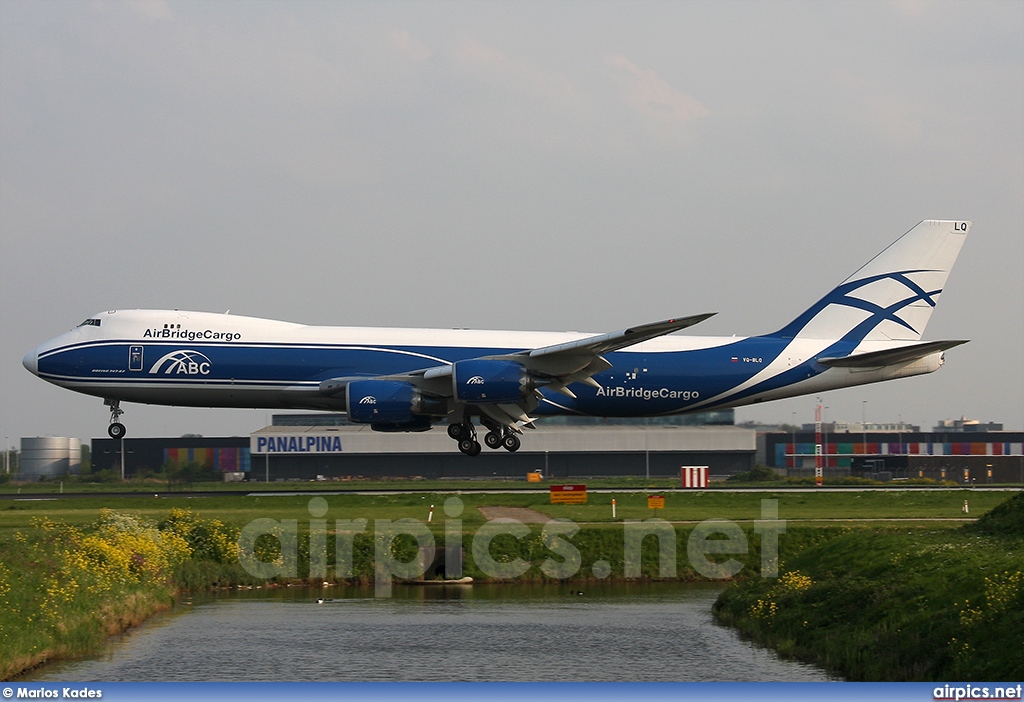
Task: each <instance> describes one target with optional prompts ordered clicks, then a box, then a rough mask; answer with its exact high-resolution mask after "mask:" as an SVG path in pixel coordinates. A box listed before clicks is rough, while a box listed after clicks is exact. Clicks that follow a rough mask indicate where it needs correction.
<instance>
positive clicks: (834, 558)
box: [715, 495, 1024, 681]
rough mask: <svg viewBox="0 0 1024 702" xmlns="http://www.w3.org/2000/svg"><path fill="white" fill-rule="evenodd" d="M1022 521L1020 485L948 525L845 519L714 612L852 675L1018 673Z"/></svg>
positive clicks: (1023, 659) (1023, 627)
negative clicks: (842, 527)
mask: <svg viewBox="0 0 1024 702" xmlns="http://www.w3.org/2000/svg"><path fill="white" fill-rule="evenodd" d="M1021 524H1024V495H1018V496H1017V497H1015V498H1013V499H1011V500H1009V501H1007V504H1006V505H1005V506H1003V507H1002V508H997V509H996V510H993V518H992V519H991V520H988V519H987V518H982V520H979V522H978V523H977V524H974V525H970V526H968V527H963V528H961V529H957V530H906V529H902V530H901V529H892V528H886V529H870V530H854V531H850V532H848V533H845V534H842V535H839V536H837V537H836V538H834V539H831V540H829V541H827V542H825V543H822V544H820V545H817V546H814V547H811V548H808V549H806V550H805V551H802V552H800V553H797V554H795V555H794V556H793V557H791V558H788V559H786V560H785V561H784V563H783V568H784V570H783V572H784V573H785V574H786V575H784V577H782V578H779V579H777V580H772V579H765V580H761V579H751V580H748V581H745V582H743V583H739V584H737V585H735V586H733V587H730V588H728V589H727V590H726V591H724V592H723V593H722V595H721V596H720V598H719V600H718V602H717V603H716V604H715V613H716V615H717V616H718V618H719V619H720V620H722V621H724V622H726V623H728V624H731V625H733V626H736V627H737V628H738V629H739V630H740V631H742V632H743V633H745V634H746V635H748V636H750V637H751V638H753V639H755V640H757V641H760V642H762V643H765V644H767V645H769V646H771V647H773V648H775V649H776V650H778V651H779V652H781V653H783V654H785V655H789V656H794V657H797V658H801V659H804V660H808V661H811V662H814V663H817V664H819V665H822V666H824V667H826V668H827V669H829V670H831V671H833V672H837V673H839V674H841V675H843V676H844V677H846V678H848V679H851V680H897V681H899V680H960V679H964V680H979V679H989V680H1013V679H1020V678H1021V677H1024V654H1021V651H1022V650H1024V634H1022V633H1021V632H1024V573H1022V568H1024V537H1022V536H1021V535H1020V530H1021ZM794 582H799V583H801V586H800V587H793V586H792V583H794Z"/></svg>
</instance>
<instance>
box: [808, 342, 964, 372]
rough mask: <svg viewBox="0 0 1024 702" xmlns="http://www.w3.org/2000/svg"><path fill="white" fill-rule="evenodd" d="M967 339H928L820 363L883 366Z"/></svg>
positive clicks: (912, 358) (870, 366) (922, 355)
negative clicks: (922, 341)
mask: <svg viewBox="0 0 1024 702" xmlns="http://www.w3.org/2000/svg"><path fill="white" fill-rule="evenodd" d="M966 343H967V341H966V340H964V341H927V342H925V343H923V344H911V345H910V346H900V347H899V348H895V349H885V350H883V351H871V352H869V353H858V354H854V355H852V356H840V357H835V358H819V359H818V363H820V364H821V365H823V366H830V367H832V368H881V367H882V366H891V365H895V364H897V363H906V362H908V361H916V360H917V359H919V358H924V357H925V356H930V355H931V354H933V353H937V352H939V351H945V350H947V349H951V348H953V347H954V346H959V345H960V344H966Z"/></svg>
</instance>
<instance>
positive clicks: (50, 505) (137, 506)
mask: <svg viewBox="0 0 1024 702" xmlns="http://www.w3.org/2000/svg"><path fill="white" fill-rule="evenodd" d="M1008 496H1009V495H1008V494H1007V493H1004V492H988V491H971V490H948V491H947V490H942V491H915V490H886V491H873V492H824V493H814V492H786V491H784V490H776V491H765V492H738V493H734V492H720V491H713V490H709V491H700V492H692V493H670V494H667V495H666V496H665V508H664V509H659V510H651V509H648V508H647V495H646V494H644V493H636V492H622V493H591V494H590V495H589V500H588V504H586V505H552V504H550V500H549V497H548V495H547V494H546V493H522V494H519V493H515V494H481V493H476V492H473V493H463V494H460V495H458V499H459V500H461V501H462V504H463V511H462V512H461V514H459V515H458V517H459V518H460V519H462V520H463V523H464V524H465V525H466V526H474V525H480V524H483V523H484V521H485V519H484V517H483V514H482V513H481V512H480V510H479V509H478V508H479V507H481V506H509V507H528V508H531V509H535V510H537V511H539V512H542V513H543V514H546V515H549V516H550V517H552V518H562V519H571V520H573V521H575V522H577V523H579V524H602V523H607V524H613V523H615V522H621V520H623V519H650V518H652V517H658V518H661V519H665V520H668V521H671V522H694V521H702V520H705V519H731V520H734V521H747V520H755V519H761V518H762V514H761V501H762V500H764V499H773V500H777V501H778V518H779V519H785V520H815V521H820V522H822V523H836V522H837V520H867V519H899V520H906V519H915V520H959V519H962V518H965V517H967V518H977V517H980V516H981V515H982V514H984V513H985V512H987V511H988V510H990V509H992V508H993V507H994V506H995V505H997V504H999V503H1000V502H1003V501H1005V500H1006V499H1007V497H1008ZM449 497H451V495H450V494H434V493H428V494H394V495H348V494H346V495H324V496H323V497H322V498H321V499H324V500H326V501H327V505H328V511H327V514H326V515H325V516H324V518H326V519H328V520H332V519H368V520H376V519H392V520H394V519H402V518H412V519H418V520H421V521H424V522H425V521H426V520H427V516H428V514H429V510H430V505H434V519H433V521H434V523H439V522H440V521H441V520H443V519H444V514H445V513H444V509H443V507H444V504H445V500H447V499H448V498H449ZM310 499H311V497H310V496H309V495H293V496H270V495H256V496H239V495H225V496H215V497H187V496H182V495H174V496H164V495H161V496H160V497H159V498H154V497H153V495H147V496H141V495H140V496H134V495H133V496H125V497H116V498H111V497H95V498H92V497H73V498H72V497H65V498H60V497H59V496H54V498H52V499H41V500H3V501H0V535H2V534H3V533H5V532H10V531H12V530H16V529H19V528H25V527H28V526H29V525H30V524H31V523H32V520H33V518H35V517H43V516H45V517H49V518H51V519H56V520H59V521H62V522H64V523H67V524H71V525H85V524H89V523H92V522H95V521H96V519H97V517H98V516H99V510H100V509H101V508H103V507H110V508H113V509H116V510H117V511H119V512H131V513H133V514H139V515H142V516H144V517H147V518H149V519H153V520H159V519H161V518H163V517H164V516H165V515H166V514H167V512H168V511H169V510H170V509H171V508H172V507H183V508H187V509H191V510H193V511H194V512H196V513H197V514H198V515H199V516H201V517H203V518H205V519H219V520H221V521H223V522H225V523H227V524H233V525H236V526H239V527H241V526H244V525H245V524H247V523H248V522H250V521H252V520H253V519H258V518H270V519H278V520H280V519H297V520H299V523H300V524H303V523H308V521H309V519H310V518H311V517H310V512H309V503H310ZM613 499H614V500H615V501H616V503H617V504H616V517H615V519H613V518H612V511H611V502H612V500H613ZM964 500H967V501H968V504H969V506H970V514H968V515H965V514H963V512H962V509H963V504H964ZM858 523H862V524H870V522H857V521H854V522H845V523H844V525H857V524H858ZM922 523H928V524H931V525H932V526H934V525H936V524H943V523H948V524H949V525H950V526H956V525H958V524H959V522H957V521H949V522H927V521H922Z"/></svg>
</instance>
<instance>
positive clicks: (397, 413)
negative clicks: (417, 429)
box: [345, 380, 425, 425]
mask: <svg viewBox="0 0 1024 702" xmlns="http://www.w3.org/2000/svg"><path fill="white" fill-rule="evenodd" d="M424 404H425V402H424V398H423V396H422V395H421V394H420V391H419V390H417V389H416V388H415V387H413V386H412V385H411V384H410V383H406V382H402V381H400V380H354V381H352V382H350V383H349V384H348V385H347V387H346V388H345V407H346V410H347V411H348V418H349V419H350V420H351V421H353V422H359V423H362V424H387V425H405V424H413V423H416V421H417V420H419V419H420V415H421V414H422V413H423V409H424Z"/></svg>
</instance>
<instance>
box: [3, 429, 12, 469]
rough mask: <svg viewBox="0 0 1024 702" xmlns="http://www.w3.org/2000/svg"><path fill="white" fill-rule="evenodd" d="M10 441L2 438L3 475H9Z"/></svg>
mask: <svg viewBox="0 0 1024 702" xmlns="http://www.w3.org/2000/svg"><path fill="white" fill-rule="evenodd" d="M10 443H11V442H10V441H9V440H8V438H7V437H6V436H5V437H4V473H7V474H8V475H10V474H11V446H10Z"/></svg>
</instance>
